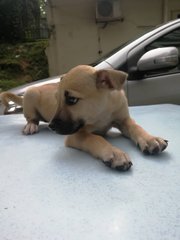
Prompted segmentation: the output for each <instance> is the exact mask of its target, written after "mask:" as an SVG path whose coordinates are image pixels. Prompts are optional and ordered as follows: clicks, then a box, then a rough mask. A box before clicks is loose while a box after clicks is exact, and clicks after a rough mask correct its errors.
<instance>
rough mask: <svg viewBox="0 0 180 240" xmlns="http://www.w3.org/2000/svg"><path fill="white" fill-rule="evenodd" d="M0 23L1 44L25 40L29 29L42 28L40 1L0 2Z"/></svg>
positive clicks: (8, 0)
mask: <svg viewBox="0 0 180 240" xmlns="http://www.w3.org/2000/svg"><path fill="white" fill-rule="evenodd" d="M0 23H1V27H0V40H1V42H10V43H14V42H17V41H22V40H24V39H25V38H26V33H27V31H28V29H32V28H33V29H39V27H40V5H39V0H0ZM36 31H37V30H36Z"/></svg>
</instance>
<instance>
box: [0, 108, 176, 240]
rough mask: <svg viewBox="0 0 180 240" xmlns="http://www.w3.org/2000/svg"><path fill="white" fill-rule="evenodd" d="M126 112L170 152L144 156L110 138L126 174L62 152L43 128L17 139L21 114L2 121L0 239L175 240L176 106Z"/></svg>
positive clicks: (81, 154) (120, 140)
mask: <svg viewBox="0 0 180 240" xmlns="http://www.w3.org/2000/svg"><path fill="white" fill-rule="evenodd" d="M130 111H131V114H132V116H133V117H134V118H135V119H136V121H137V122H138V123H140V124H141V125H142V126H143V127H144V128H145V129H147V130H148V131H150V132H151V133H152V134H155V135H158V136H162V137H164V138H165V139H168V140H169V146H168V148H167V150H166V151H165V152H164V153H162V154H160V155H158V156H145V155H143V154H142V153H141V152H140V151H139V150H138V149H137V148H136V147H135V146H134V144H133V143H131V142H130V141H129V140H128V139H125V138H122V137H119V136H118V134H117V133H116V132H115V134H113V135H114V136H113V137H108V140H109V141H110V142H111V143H113V144H114V145H116V146H119V147H121V148H122V149H123V150H124V151H126V152H127V153H128V154H129V155H130V156H131V159H132V161H133V164H134V165H133V168H132V170H130V171H128V172H125V173H122V172H117V171H114V170H111V169H109V168H107V167H106V166H105V165H104V164H103V163H101V161H99V160H96V159H94V158H92V157H91V156H89V155H88V154H86V153H84V152H80V151H78V150H75V149H70V148H65V147H64V144H63V142H64V136H60V135H56V134H54V133H52V132H50V131H49V130H48V129H47V128H46V125H41V130H40V132H39V133H38V134H35V135H32V136H23V135H22V134H21V129H22V128H23V126H24V124H25V119H24V117H23V116H22V115H13V116H0V150H1V156H0V240H6V239H8V240H32V239H33V240H37V239H41V240H46V239H47V240H56V239H57V240H101V239H103V240H179V239H180V106H175V105H159V106H147V107H133V108H131V109H130Z"/></svg>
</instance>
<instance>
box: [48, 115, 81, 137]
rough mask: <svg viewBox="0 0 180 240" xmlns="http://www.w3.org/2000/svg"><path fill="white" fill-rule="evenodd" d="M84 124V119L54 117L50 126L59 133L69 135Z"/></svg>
mask: <svg viewBox="0 0 180 240" xmlns="http://www.w3.org/2000/svg"><path fill="white" fill-rule="evenodd" d="M83 126H84V121H82V120H77V121H72V120H69V121H63V120H61V119H57V118H55V119H53V120H52V121H51V122H50V124H49V128H50V129H52V130H53V131H55V132H56V133H59V134H64V135H69V134H73V133H75V132H77V131H78V130H79V129H80V128H82V127H83Z"/></svg>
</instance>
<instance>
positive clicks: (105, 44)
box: [47, 0, 180, 75]
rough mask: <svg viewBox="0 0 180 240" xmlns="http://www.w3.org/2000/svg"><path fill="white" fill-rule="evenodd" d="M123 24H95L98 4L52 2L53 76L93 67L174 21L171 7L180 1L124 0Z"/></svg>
mask: <svg viewBox="0 0 180 240" xmlns="http://www.w3.org/2000/svg"><path fill="white" fill-rule="evenodd" d="M120 3H121V9H122V14H123V17H124V21H123V22H113V23H109V24H108V25H107V26H105V27H104V24H102V23H98V24H97V23H96V21H95V6H96V0H74V1H73V0H49V4H48V22H49V27H50V28H51V29H52V34H51V38H50V41H49V47H48V49H47V55H48V59H49V71H50V75H57V74H61V73H64V72H66V71H68V70H69V69H70V68H72V67H74V66H76V65H78V64H89V63H91V62H93V61H95V60H96V59H98V58H99V57H100V56H101V55H104V54H105V53H107V52H108V51H110V50H112V49H113V48H115V47H117V46H119V45H120V44H122V43H124V42H126V41H127V40H129V39H131V38H133V37H135V36H136V35H137V34H140V33H143V32H145V31H147V30H149V29H150V28H152V27H153V26H155V25H157V24H160V23H162V22H163V21H164V20H167V19H168V18H170V16H169V15H168V14H169V12H168V10H167V9H168V7H167V5H168V4H169V3H171V5H172V6H173V8H175V9H177V8H178V6H179V7H180V1H179V0H151V1H149V0H120Z"/></svg>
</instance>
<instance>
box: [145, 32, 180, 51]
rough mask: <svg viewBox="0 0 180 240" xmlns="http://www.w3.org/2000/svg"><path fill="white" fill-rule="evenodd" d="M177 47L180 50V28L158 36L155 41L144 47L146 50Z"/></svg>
mask: <svg viewBox="0 0 180 240" xmlns="http://www.w3.org/2000/svg"><path fill="white" fill-rule="evenodd" d="M170 46H174V47H177V48H178V50H179V52H180V28H178V29H176V30H174V31H172V32H170V33H168V34H166V35H164V36H163V37H160V38H158V39H157V40H156V41H154V42H153V43H151V44H150V45H148V46H147V47H146V50H147V51H149V50H152V49H154V48H158V47H170Z"/></svg>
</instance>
